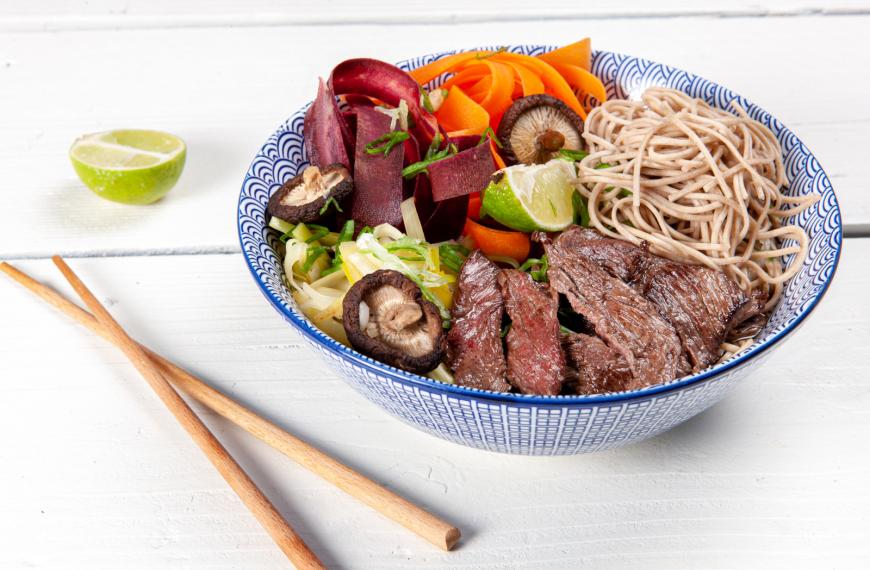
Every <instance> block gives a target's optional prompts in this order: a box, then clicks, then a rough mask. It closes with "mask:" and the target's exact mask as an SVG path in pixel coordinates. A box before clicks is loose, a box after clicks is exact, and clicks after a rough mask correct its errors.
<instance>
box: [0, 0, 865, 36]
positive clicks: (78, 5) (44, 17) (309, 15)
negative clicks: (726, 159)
mask: <svg viewBox="0 0 870 570" xmlns="http://www.w3.org/2000/svg"><path fill="white" fill-rule="evenodd" d="M868 11H870V2H868V1H867V0H839V1H837V2H823V1H821V0H761V1H758V0H755V1H753V0H736V1H731V2H728V1H725V0H711V1H707V2H703V3H698V4H692V5H687V4H686V3H685V2H679V1H677V0H660V1H658V2H653V3H651V2H646V1H644V0H627V1H623V2H620V3H619V4H618V5H614V3H613V2H607V1H604V0H591V1H588V2H575V3H568V4H540V3H530V2H527V1H521V0H478V1H477V2H473V3H470V2H461V1H460V0H446V1H442V2H426V1H423V0H412V1H400V0H378V1H376V2H366V4H365V8H364V9H361V7H360V4H359V3H358V2H354V1H353V0H332V1H330V2H317V1H314V0H301V1H300V0H296V1H294V2H280V1H278V0H255V1H253V2H246V3H244V4H242V3H239V2H237V1H233V0H222V1H218V2H204V1H203V0H186V1H184V2H173V1H172V0H156V1H146V0H97V1H92V0H76V1H74V2H63V1H60V0H51V1H48V2H38V3H33V2H31V3H19V4H16V5H10V6H4V7H3V9H2V10H0V29H7V30H10V31H40V30H79V29H101V28H102V29H106V28H109V29H118V28H172V27H203V26H227V25H232V26H276V25H279V26H284V25H310V24H316V25H334V24H395V25H402V26H404V25H407V24H450V25H453V24H456V23H457V22H462V23H470V22H509V21H517V20H530V19H533V20H559V21H562V22H564V21H565V20H572V19H589V18H622V17H631V18H638V17H644V18H645V17H654V18H673V17H686V16H699V15H715V16H718V17H735V16H738V17H740V16H794V15H806V14H824V15H856V14H866V13H867V12H868Z"/></svg>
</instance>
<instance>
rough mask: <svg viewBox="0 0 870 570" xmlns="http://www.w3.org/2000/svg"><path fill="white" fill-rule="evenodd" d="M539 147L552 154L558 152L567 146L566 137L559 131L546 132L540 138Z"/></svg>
mask: <svg viewBox="0 0 870 570" xmlns="http://www.w3.org/2000/svg"><path fill="white" fill-rule="evenodd" d="M538 145H539V146H540V147H541V148H542V149H544V150H546V151H550V152H556V151H557V150H559V149H561V148H562V147H563V146H565V135H563V134H562V133H560V132H559V131H552V130H548V131H544V132H543V133H541V134H540V135H539V136H538Z"/></svg>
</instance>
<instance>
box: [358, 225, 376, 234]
mask: <svg viewBox="0 0 870 570" xmlns="http://www.w3.org/2000/svg"><path fill="white" fill-rule="evenodd" d="M373 233H375V229H374V228H373V227H371V226H364V227H363V229H361V230H360V231H359V235H363V234H373Z"/></svg>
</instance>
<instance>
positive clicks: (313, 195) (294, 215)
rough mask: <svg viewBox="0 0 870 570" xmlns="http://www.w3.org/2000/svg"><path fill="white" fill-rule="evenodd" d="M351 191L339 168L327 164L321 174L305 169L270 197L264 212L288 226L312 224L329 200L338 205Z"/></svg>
mask: <svg viewBox="0 0 870 570" xmlns="http://www.w3.org/2000/svg"><path fill="white" fill-rule="evenodd" d="M352 191H353V180H352V179H351V176H350V172H349V171H348V170H347V168H345V166H344V165H343V164H338V163H336V164H330V165H329V166H327V167H326V168H324V169H323V170H321V169H320V168H318V167H316V166H308V167H306V168H305V170H303V171H302V174H299V175H297V176H295V177H293V178H291V179H290V180H288V181H287V182H285V183H284V184H283V185H282V186H281V187H280V188H278V190H276V191H275V193H274V194H272V197H271V198H269V205H268V208H267V210H268V212H269V214H270V215H272V216H275V217H277V218H281V219H282V220H285V221H288V222H290V223H291V224H298V223H300V222H314V221H316V220H318V219H320V218H321V216H322V214H321V210H323V207H324V206H326V203H327V202H328V201H329V200H335V201H336V203H340V202H341V201H342V200H343V199H344V198H346V197H347V196H349V195H350V193H351V192H352Z"/></svg>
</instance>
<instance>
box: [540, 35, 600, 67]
mask: <svg viewBox="0 0 870 570" xmlns="http://www.w3.org/2000/svg"><path fill="white" fill-rule="evenodd" d="M538 59H541V60H543V61H546V62H547V63H549V64H550V65H552V66H553V67H555V64H557V63H561V64H566V65H576V66H578V67H581V68H583V69H585V70H586V71H591V70H592V42H591V41H590V40H589V38H583V39H582V40H580V41H579V42H574V43H573V44H569V45H567V46H563V47H560V48H559V49H556V50H553V51H551V52H547V53H542V54H541V55H539V56H538Z"/></svg>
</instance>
